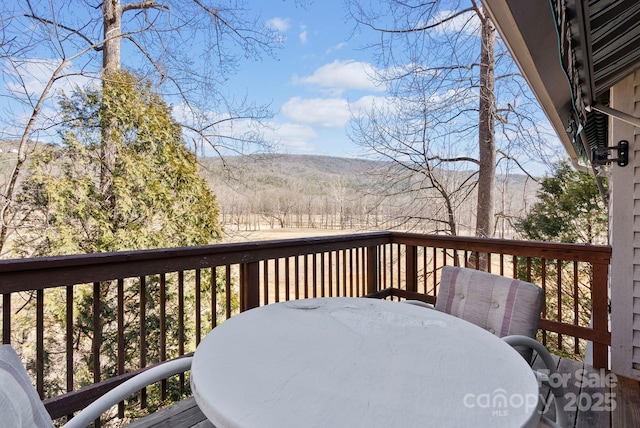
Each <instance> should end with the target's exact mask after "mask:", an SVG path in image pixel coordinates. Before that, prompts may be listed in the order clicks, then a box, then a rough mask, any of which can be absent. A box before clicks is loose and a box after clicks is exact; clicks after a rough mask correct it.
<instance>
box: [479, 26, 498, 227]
mask: <svg viewBox="0 0 640 428" xmlns="http://www.w3.org/2000/svg"><path fill="white" fill-rule="evenodd" d="M481 23H482V41H481V43H482V47H481V51H480V106H479V110H480V122H479V128H478V139H479V141H478V145H479V149H480V153H479V155H480V167H479V173H478V204H477V213H476V214H477V215H476V236H480V237H491V236H493V230H494V211H495V208H494V199H495V179H496V147H495V146H496V144H495V132H494V117H495V112H496V100H495V94H494V84H495V76H494V68H495V64H494V62H495V58H494V46H495V39H496V35H495V27H494V26H493V23H492V22H491V21H490V20H489V18H486V17H485V18H483V19H481Z"/></svg>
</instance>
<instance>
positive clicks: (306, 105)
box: [282, 97, 350, 128]
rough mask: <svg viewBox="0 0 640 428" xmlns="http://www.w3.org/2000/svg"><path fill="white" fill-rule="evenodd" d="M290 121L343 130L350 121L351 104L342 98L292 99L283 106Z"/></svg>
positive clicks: (283, 110)
mask: <svg viewBox="0 0 640 428" xmlns="http://www.w3.org/2000/svg"><path fill="white" fill-rule="evenodd" d="M282 113H283V114H284V115H285V116H287V117H288V118H289V119H291V120H293V121H295V122H298V123H305V124H308V125H315V126H322V127H325V128H341V127H343V126H345V125H346V124H347V122H348V121H349V117H350V113H349V103H348V102H347V100H345V99H342V98H310V99H303V98H300V97H294V98H291V99H290V100H289V101H287V102H286V103H285V104H284V105H283V106H282Z"/></svg>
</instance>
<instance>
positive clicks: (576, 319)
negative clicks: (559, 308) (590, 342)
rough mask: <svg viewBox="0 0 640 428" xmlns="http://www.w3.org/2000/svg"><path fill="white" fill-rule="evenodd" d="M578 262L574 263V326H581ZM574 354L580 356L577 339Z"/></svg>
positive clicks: (575, 339)
mask: <svg viewBox="0 0 640 428" xmlns="http://www.w3.org/2000/svg"><path fill="white" fill-rule="evenodd" d="M578 283H579V280H578V262H577V261H574V262H573V325H579V317H580V314H579V307H578V303H579V299H580V296H579V289H578ZM573 339H574V341H573V352H574V353H575V354H576V355H579V354H580V346H579V345H580V341H579V339H578V338H577V337H574V338H573Z"/></svg>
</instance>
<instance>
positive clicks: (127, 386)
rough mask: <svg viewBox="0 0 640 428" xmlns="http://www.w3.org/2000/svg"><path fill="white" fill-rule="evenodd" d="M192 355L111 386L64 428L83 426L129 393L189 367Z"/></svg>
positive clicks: (163, 364)
mask: <svg viewBox="0 0 640 428" xmlns="http://www.w3.org/2000/svg"><path fill="white" fill-rule="evenodd" d="M192 360H193V357H184V358H178V359H176V360H171V361H167V362H164V363H162V364H159V365H157V366H155V367H152V368H150V369H148V370H145V371H144V372H142V373H140V374H138V375H136V376H134V377H132V378H131V379H128V380H126V381H125V382H123V383H121V384H120V385H118V386H116V387H115V388H113V389H112V390H111V391H109V392H107V393H106V394H104V395H103V396H101V397H100V398H98V399H97V400H96V401H94V402H93V403H91V404H89V405H88V406H87V407H85V408H84V409H83V410H82V411H81V412H80V413H78V414H77V415H75V416H74V417H73V418H72V419H71V420H70V421H69V422H67V423H66V424H65V425H64V428H85V427H86V426H87V425H89V424H90V423H91V422H93V421H94V420H95V419H98V418H99V417H100V415H101V414H103V413H104V412H105V411H107V410H108V409H110V408H111V407H112V406H115V405H116V404H118V403H119V402H120V401H122V400H124V399H125V398H127V397H128V396H130V395H131V394H133V393H135V392H137V391H139V390H141V389H142V388H144V387H145V386H148V385H151V384H153V383H155V382H158V381H160V380H162V379H166V378H168V377H170V376H173V375H175V374H178V373H182V372H184V371H187V370H189V369H190V368H191V361H192Z"/></svg>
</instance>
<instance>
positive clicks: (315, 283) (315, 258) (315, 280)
mask: <svg viewBox="0 0 640 428" xmlns="http://www.w3.org/2000/svg"><path fill="white" fill-rule="evenodd" d="M311 257H313V261H312V268H313V275H312V278H313V297H318V254H317V253H313V255H312V256H311ZM322 297H324V289H322Z"/></svg>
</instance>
